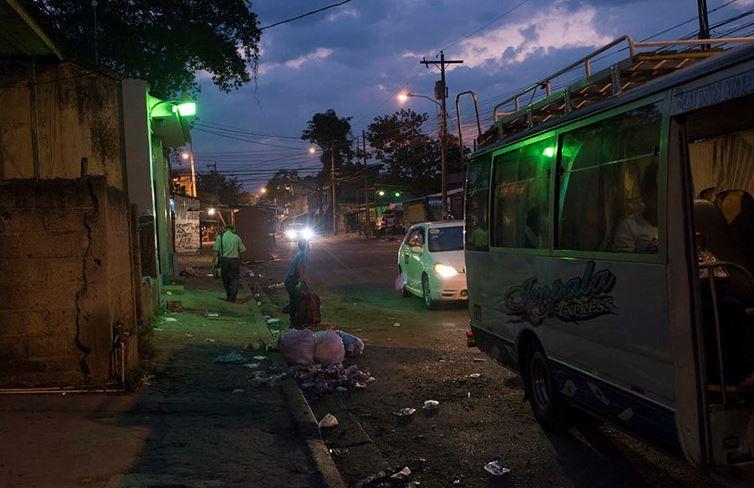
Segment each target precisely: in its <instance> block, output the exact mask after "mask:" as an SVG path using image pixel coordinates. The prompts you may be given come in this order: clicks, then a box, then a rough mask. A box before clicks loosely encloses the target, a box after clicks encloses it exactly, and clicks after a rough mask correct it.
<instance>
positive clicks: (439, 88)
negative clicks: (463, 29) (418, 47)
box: [419, 51, 463, 220]
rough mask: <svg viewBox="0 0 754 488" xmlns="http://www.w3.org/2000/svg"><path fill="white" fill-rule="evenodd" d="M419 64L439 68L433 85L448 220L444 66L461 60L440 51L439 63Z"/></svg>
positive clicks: (446, 89) (442, 198) (444, 214)
mask: <svg viewBox="0 0 754 488" xmlns="http://www.w3.org/2000/svg"><path fill="white" fill-rule="evenodd" d="M419 63H421V64H423V65H425V66H426V67H427V68H429V65H430V64H433V65H439V66H440V82H439V83H438V84H436V85H435V98H436V99H438V100H440V186H442V197H441V201H442V214H441V218H442V220H446V219H447V218H448V190H447V188H446V164H445V153H446V151H445V145H446V141H447V133H448V130H447V127H448V111H447V108H446V107H445V100H446V99H447V98H448V87H447V86H446V85H445V65H447V64H461V63H463V60H462V59H450V60H445V51H440V60H439V61H430V60H427V58H422V60H421V61H419Z"/></svg>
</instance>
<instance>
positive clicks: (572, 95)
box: [456, 35, 754, 147]
mask: <svg viewBox="0 0 754 488" xmlns="http://www.w3.org/2000/svg"><path fill="white" fill-rule="evenodd" d="M747 42H754V37H726V38H718V39H683V40H677V41H650V42H637V41H634V40H633V39H632V38H631V37H630V36H627V35H623V36H621V37H619V38H617V39H615V40H614V41H612V42H610V43H609V44H606V45H605V46H602V47H601V48H599V49H597V50H595V51H593V52H591V53H589V54H588V55H586V56H584V57H583V58H581V59H580V60H578V61H576V62H575V63H572V64H570V65H569V66H566V67H565V68H563V69H561V70H559V71H557V72H555V73H553V74H551V75H549V76H547V77H546V78H544V79H542V80H540V81H538V82H536V83H534V84H532V85H530V86H528V87H527V88H525V89H523V90H521V91H519V92H518V93H516V94H515V95H513V96H511V97H509V98H507V99H505V100H503V101H502V102H500V103H498V104H497V105H495V107H494V108H493V110H492V118H493V122H494V123H493V125H492V127H490V128H489V129H488V130H487V131H486V132H485V133H484V134H481V135H480V136H479V139H478V141H477V142H478V144H477V147H484V146H488V145H490V144H492V143H494V142H496V141H498V140H500V139H503V138H506V137H508V136H511V135H513V134H516V133H518V132H521V131H524V130H527V129H531V128H532V127H535V126H537V125H539V124H543V123H545V122H548V121H550V120H553V119H555V118H558V117H561V116H563V115H567V114H569V113H572V112H573V111H575V110H578V109H580V108H583V107H586V106H588V105H591V104H593V103H595V102H599V101H602V100H605V99H607V98H610V97H613V96H616V95H620V94H621V93H623V92H625V91H627V90H631V89H633V88H636V87H638V86H641V85H643V84H645V83H647V82H649V81H652V80H655V79H657V78H659V77H661V76H665V75H667V74H670V73H673V72H675V71H677V70H680V69H683V68H685V67H688V66H691V65H693V64H694V63H696V62H698V61H701V60H703V59H706V58H709V57H712V56H714V55H716V54H718V53H721V52H723V51H724V49H723V48H722V47H720V46H722V45H725V44H738V43H747ZM623 43H625V44H626V46H625V47H624V48H623V49H622V50H628V57H627V58H625V59H622V60H620V61H618V62H616V63H614V64H612V65H610V66H609V67H607V68H605V69H602V70H600V71H597V72H595V73H593V72H592V61H594V58H595V57H596V56H599V55H600V54H602V53H604V52H606V51H608V50H610V49H612V48H614V47H616V46H618V45H621V44H623ZM716 45H717V47H716ZM673 47H675V48H676V49H671V48H673ZM683 47H687V49H685V50H681V49H678V48H683ZM646 48H655V50H652V51H642V52H640V51H641V50H642V49H646ZM577 68H582V69H583V70H584V75H585V77H584V78H582V79H580V80H578V81H575V82H571V83H569V84H567V85H566V86H564V87H562V88H560V89H558V90H557V91H553V88H552V85H553V81H554V80H555V79H557V78H559V77H560V76H562V75H564V74H566V73H569V72H571V71H573V70H575V69H577ZM539 90H541V91H542V92H543V94H542V96H540V98H536V99H535V97H536V96H537V92H538V91H539ZM527 94H531V95H530V99H529V101H528V102H527V103H526V105H525V106H522V104H521V98H522V97H523V96H524V95H527ZM504 108H508V110H507V111H504V110H501V109H504ZM456 116H457V117H459V120H458V124H459V127H460V124H461V122H460V113H459V112H457V113H456ZM477 119H478V114H477Z"/></svg>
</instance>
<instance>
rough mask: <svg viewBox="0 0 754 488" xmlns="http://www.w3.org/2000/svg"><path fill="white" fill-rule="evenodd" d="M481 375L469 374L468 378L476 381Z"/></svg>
mask: <svg viewBox="0 0 754 488" xmlns="http://www.w3.org/2000/svg"><path fill="white" fill-rule="evenodd" d="M481 376H482V375H481V374H480V373H471V374H470V375H469V378H473V379H477V378H480V377H481Z"/></svg>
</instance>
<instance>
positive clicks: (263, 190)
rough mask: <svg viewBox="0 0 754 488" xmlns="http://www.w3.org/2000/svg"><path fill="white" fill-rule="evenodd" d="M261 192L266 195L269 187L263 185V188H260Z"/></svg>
mask: <svg viewBox="0 0 754 488" xmlns="http://www.w3.org/2000/svg"><path fill="white" fill-rule="evenodd" d="M259 193H261V194H262V195H264V194H265V193H267V188H265V187H262V189H261V190H259Z"/></svg>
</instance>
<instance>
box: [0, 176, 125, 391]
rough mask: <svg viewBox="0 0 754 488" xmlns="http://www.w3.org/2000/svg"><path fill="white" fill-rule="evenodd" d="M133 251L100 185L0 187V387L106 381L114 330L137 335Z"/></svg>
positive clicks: (112, 199)
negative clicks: (0, 385)
mask: <svg viewBox="0 0 754 488" xmlns="http://www.w3.org/2000/svg"><path fill="white" fill-rule="evenodd" d="M131 246H132V240H131V239H130V224H129V209H128V200H127V198H126V196H125V195H124V193H123V192H122V191H120V190H118V189H116V188H112V187H110V186H108V184H107V177H105V176H100V177H89V178H84V179H58V180H9V181H4V182H0V384H2V385H16V386H31V385H55V384H69V385H70V384H77V383H85V382H94V383H103V382H105V381H106V380H107V379H108V377H109V376H110V374H111V373H112V371H113V366H112V365H111V364H110V352H111V349H112V341H113V328H114V327H116V326H118V325H122V326H123V328H124V329H125V330H129V331H134V329H135V316H134V315H135V313H134V312H135V301H134V299H135V297H134V288H133V281H132V247H131ZM133 352H134V351H133V350H132V351H131V354H129V357H131V358H135V357H136V356H135V354H133Z"/></svg>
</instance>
